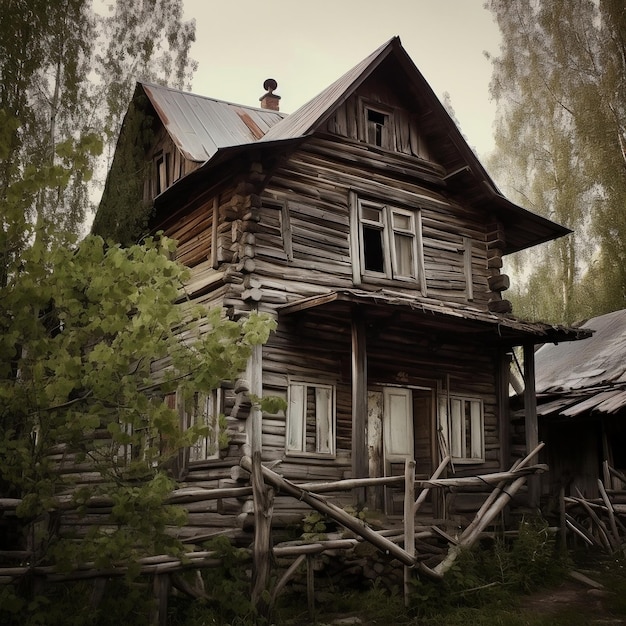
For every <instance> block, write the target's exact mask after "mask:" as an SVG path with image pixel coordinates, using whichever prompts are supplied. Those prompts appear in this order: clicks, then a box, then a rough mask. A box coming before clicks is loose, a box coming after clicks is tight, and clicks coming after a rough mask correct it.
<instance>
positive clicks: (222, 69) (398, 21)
mask: <svg viewBox="0 0 626 626" xmlns="http://www.w3.org/2000/svg"><path fill="white" fill-rule="evenodd" d="M483 4H484V0H226V1H224V0H184V7H185V19H190V18H195V19H196V42H195V43H194V44H193V46H192V49H191V54H192V56H193V58H194V59H195V60H196V61H197V62H198V69H197V71H196V73H195V75H194V78H193V85H192V91H193V92H194V93H197V94H201V95H204V96H209V97H212V98H217V99H219V100H226V101H229V102H236V103H239V104H245V105H249V106H259V97H260V96H261V95H263V93H264V91H263V81H264V80H265V79H266V78H270V77H271V78H275V79H276V80H277V82H278V89H277V90H276V93H277V94H279V95H280V96H281V101H280V108H281V111H285V112H286V113H291V112H293V111H295V110H296V109H297V108H298V107H299V106H300V105H302V104H304V103H305V102H307V101H308V100H310V99H311V98H312V97H313V96H315V95H316V94H318V93H319V92H320V91H322V89H324V88H325V87H326V86H327V85H329V84H330V83H331V82H333V81H334V80H335V79H336V78H338V77H339V76H341V75H342V74H343V73H344V72H346V71H347V70H348V69H350V68H351V67H353V66H354V65H356V64H357V63H358V62H359V61H361V60H362V59H363V58H365V57H366V56H367V55H369V54H370V53H371V52H373V51H374V50H375V49H376V48H378V47H379V46H380V45H381V44H383V43H385V42H386V41H387V40H388V39H391V37H393V36H395V35H399V36H400V39H401V41H402V45H403V46H404V48H405V50H406V51H407V52H408V54H409V56H410V57H411V58H412V59H413V62H414V63H415V65H416V66H417V67H418V69H419V70H420V72H421V73H422V74H423V75H424V77H425V78H426V80H427V81H428V82H429V84H430V86H431V87H432V89H433V91H434V92H435V93H436V94H437V96H439V98H440V99H443V94H444V92H448V93H449V94H450V97H451V102H452V107H453V108H454V111H455V113H456V117H457V119H458V121H459V123H460V125H461V131H462V132H463V134H464V135H465V137H466V139H467V140H468V143H469V144H470V145H471V146H472V147H473V148H474V149H475V150H476V151H477V152H478V154H479V156H480V157H482V158H483V159H484V158H485V156H486V155H487V154H488V153H489V152H490V151H491V150H492V148H493V138H492V122H493V119H494V116H495V106H494V105H493V103H492V102H490V99H489V80H490V78H491V64H490V62H489V61H488V60H487V59H486V58H485V56H484V54H483V53H484V51H488V52H490V53H491V54H493V55H497V54H498V51H499V45H500V33H499V30H498V28H497V26H496V24H495V22H494V21H493V19H492V16H491V13H490V12H489V11H488V10H487V9H485V8H484V7H483Z"/></svg>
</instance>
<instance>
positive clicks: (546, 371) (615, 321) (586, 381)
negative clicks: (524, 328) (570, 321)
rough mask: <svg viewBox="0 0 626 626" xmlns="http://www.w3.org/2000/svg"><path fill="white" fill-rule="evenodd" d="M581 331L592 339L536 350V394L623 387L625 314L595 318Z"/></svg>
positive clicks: (625, 374) (621, 312)
mask: <svg viewBox="0 0 626 626" xmlns="http://www.w3.org/2000/svg"><path fill="white" fill-rule="evenodd" d="M581 328H586V329H589V330H590V331H593V336H592V337H591V338H590V339H586V340H585V341H580V342H576V343H568V344H563V345H560V344H559V345H553V344H546V345H544V346H542V347H541V348H540V349H539V350H537V353H536V355H535V370H536V383H535V384H536V389H537V391H538V392H550V391H563V390H565V391H567V390H572V389H585V388H591V387H598V386H600V385H605V384H609V383H626V310H621V311H615V312H613V313H608V314H606V315H601V316H599V317H594V318H592V319H590V320H589V321H587V322H586V323H584V324H582V325H581Z"/></svg>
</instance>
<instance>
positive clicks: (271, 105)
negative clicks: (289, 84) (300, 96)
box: [259, 78, 280, 111]
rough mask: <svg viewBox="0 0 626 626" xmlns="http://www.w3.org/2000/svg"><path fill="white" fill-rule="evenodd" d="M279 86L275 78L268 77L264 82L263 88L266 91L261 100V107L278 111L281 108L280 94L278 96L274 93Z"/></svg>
mask: <svg viewBox="0 0 626 626" xmlns="http://www.w3.org/2000/svg"><path fill="white" fill-rule="evenodd" d="M276 87H278V83H277V82H276V81H275V80H274V79H273V78H268V79H267V80H266V81H265V82H264V83H263V89H265V91H266V93H265V94H263V95H262V96H261V97H260V98H259V100H260V101H261V108H263V109H269V110H270V111H278V110H279V106H278V105H279V102H280V96H277V95H276V94H275V93H274V89H276Z"/></svg>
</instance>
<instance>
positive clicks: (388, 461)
mask: <svg viewBox="0 0 626 626" xmlns="http://www.w3.org/2000/svg"><path fill="white" fill-rule="evenodd" d="M383 454H384V469H385V476H403V475H404V464H405V461H406V460H407V459H413V458H414V455H415V445H414V438H413V392H412V391H411V390H410V389H403V388H401V387H385V388H384V389H383ZM403 508H404V489H403V488H398V487H393V486H392V487H388V488H387V489H386V490H385V510H386V513H387V514H388V515H402V514H403Z"/></svg>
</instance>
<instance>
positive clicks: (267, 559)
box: [251, 450, 274, 617]
mask: <svg viewBox="0 0 626 626" xmlns="http://www.w3.org/2000/svg"><path fill="white" fill-rule="evenodd" d="M251 478H252V491H253V496H254V545H253V547H252V562H253V568H252V606H254V607H255V608H256V610H257V612H258V613H259V615H263V616H266V617H267V616H268V615H269V611H270V609H271V607H270V605H269V603H267V602H266V601H265V600H264V599H263V598H264V593H263V592H264V591H265V590H267V589H268V588H269V581H270V573H271V556H272V510H273V496H274V491H273V489H272V488H271V487H269V486H266V485H265V483H264V481H263V474H262V469H261V452H260V451H259V450H257V451H256V452H254V454H253V457H252V471H251Z"/></svg>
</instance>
